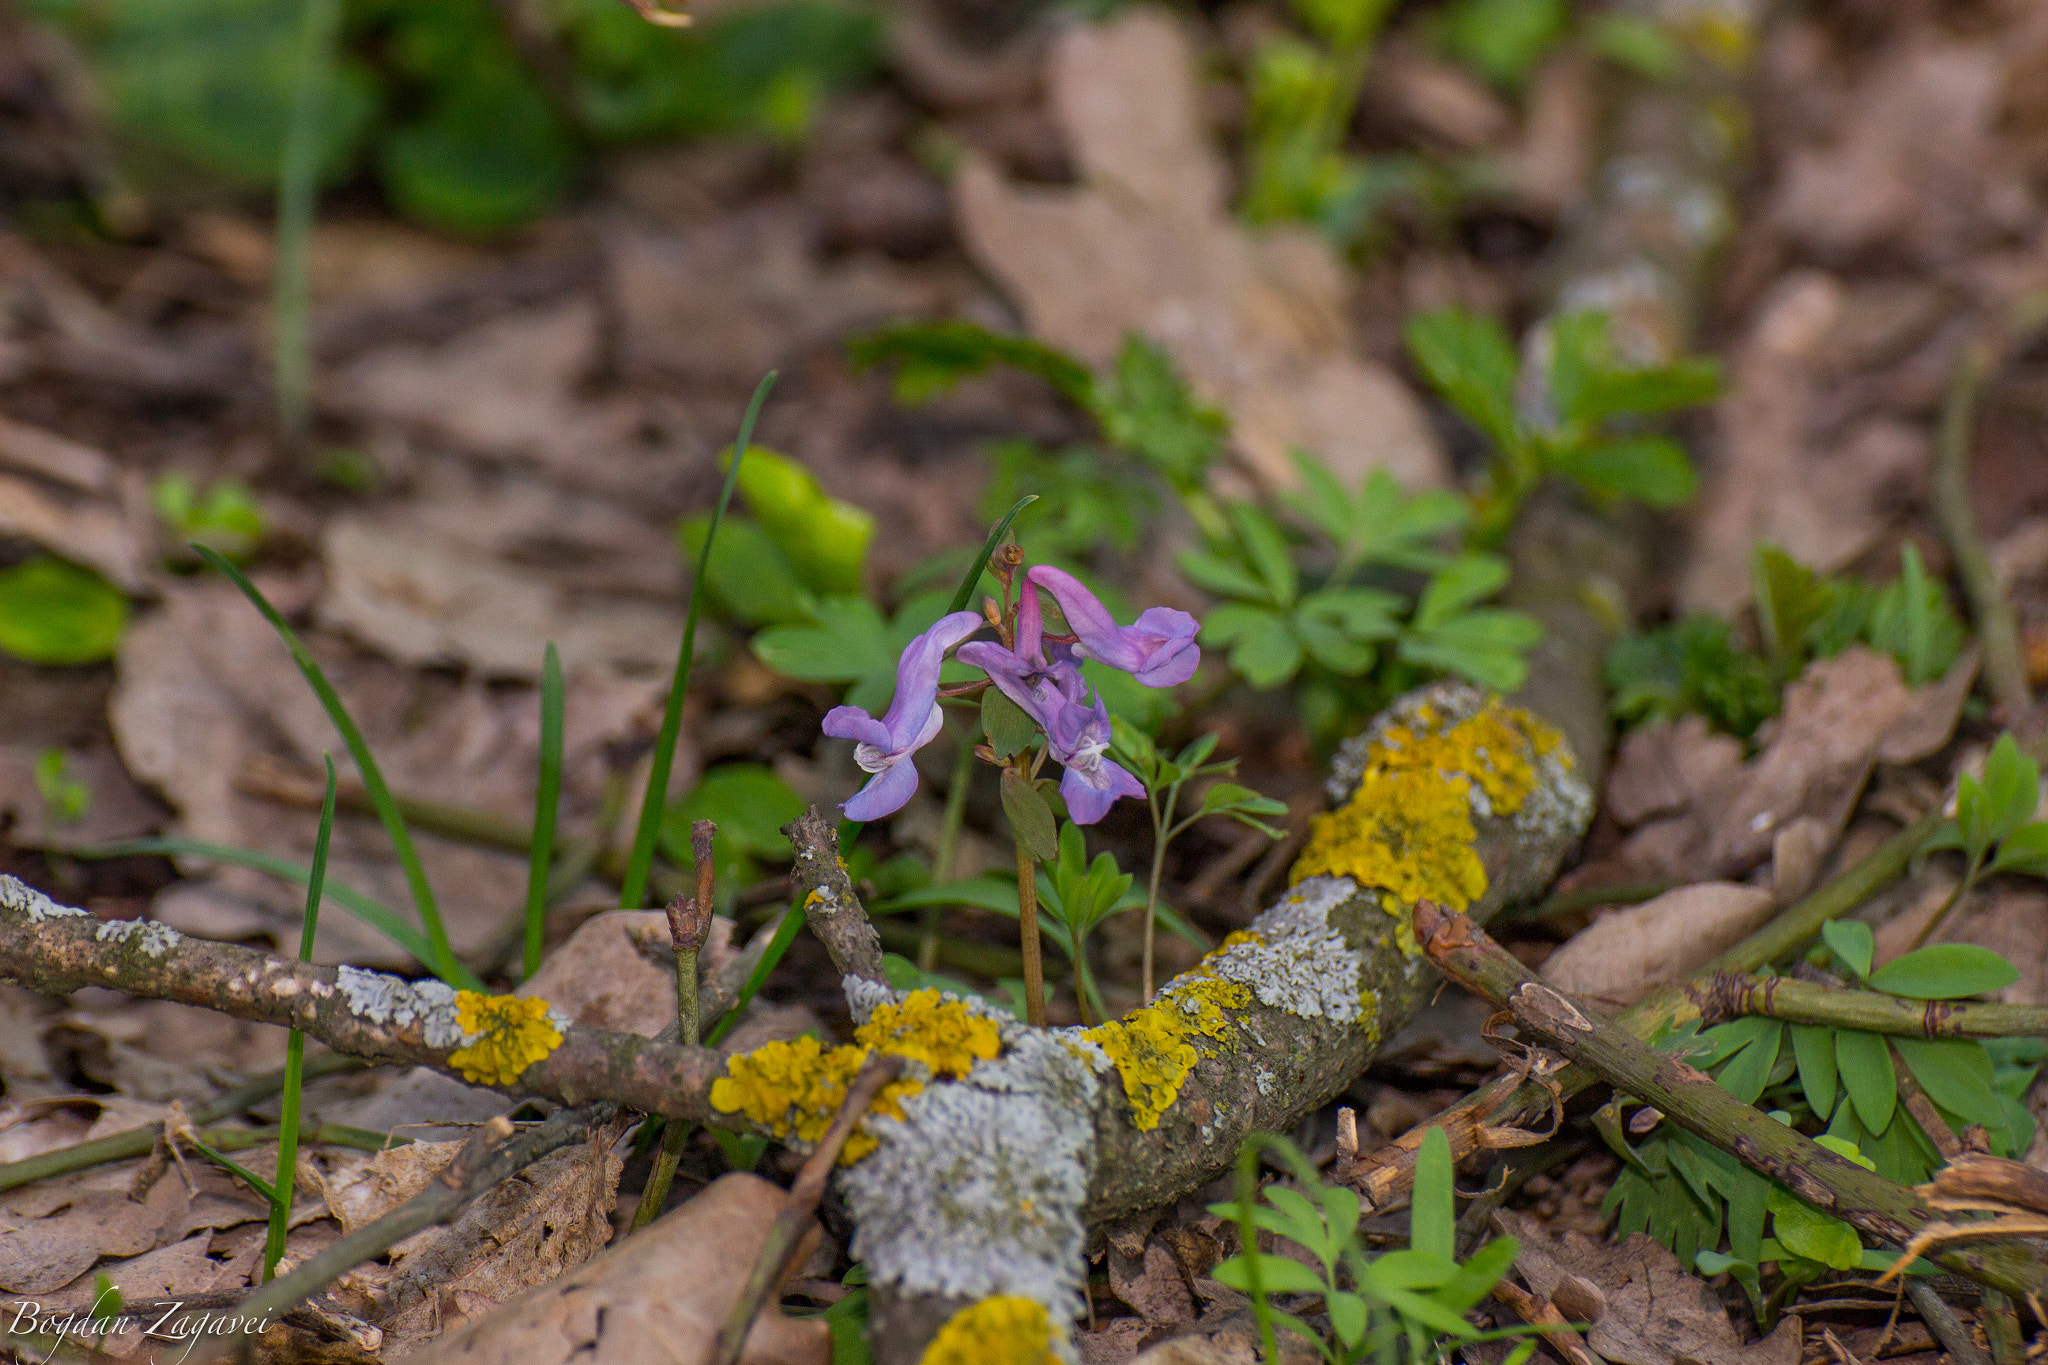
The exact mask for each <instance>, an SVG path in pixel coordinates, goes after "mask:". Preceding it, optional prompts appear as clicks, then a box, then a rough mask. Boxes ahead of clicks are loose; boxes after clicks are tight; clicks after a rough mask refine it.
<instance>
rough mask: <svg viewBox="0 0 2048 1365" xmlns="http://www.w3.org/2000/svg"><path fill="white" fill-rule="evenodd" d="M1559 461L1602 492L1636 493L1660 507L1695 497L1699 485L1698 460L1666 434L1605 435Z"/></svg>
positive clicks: (1582, 483)
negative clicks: (1695, 465)
mask: <svg viewBox="0 0 2048 1365" xmlns="http://www.w3.org/2000/svg"><path fill="white" fill-rule="evenodd" d="M1553 467H1554V468H1555V469H1556V471H1557V472H1558V473H1559V474H1562V475H1563V476H1564V477H1566V478H1568V479H1570V480H1571V481H1572V482H1573V483H1576V484H1577V485H1579V487H1581V488H1583V489H1585V490H1586V491H1587V492H1589V493H1592V494H1594V495H1596V496H1598V497H1603V498H1633V499H1634V500H1635V501H1637V502H1640V503H1643V504H1645V505H1646V506H1649V507H1655V508H1659V509H1664V508H1672V507H1679V506H1682V505H1683V504H1685V503H1686V502H1689V501H1690V500H1691V499H1692V495H1693V491H1694V490H1695V489H1696V488H1697V487H1698V485H1699V475H1698V474H1697V473H1696V472H1695V471H1694V469H1693V467H1692V460H1691V459H1690V458H1688V457H1687V455H1686V453H1685V451H1684V450H1683V449H1681V448H1680V447H1679V445H1678V443H1677V442H1675V441H1672V440H1670V439H1668V438H1666V437H1663V436H1637V437H1631V438H1629V439H1626V440H1618V441H1603V442H1601V443H1599V444H1597V445H1593V446H1590V447H1587V448H1584V449H1580V450H1575V451H1572V452H1570V453H1569V454H1567V455H1564V456H1561V457H1559V458H1558V459H1557V460H1556V461H1555V462H1554V465H1553Z"/></svg>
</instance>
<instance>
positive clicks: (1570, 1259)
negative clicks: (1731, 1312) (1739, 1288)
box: [1500, 1214, 1800, 1365]
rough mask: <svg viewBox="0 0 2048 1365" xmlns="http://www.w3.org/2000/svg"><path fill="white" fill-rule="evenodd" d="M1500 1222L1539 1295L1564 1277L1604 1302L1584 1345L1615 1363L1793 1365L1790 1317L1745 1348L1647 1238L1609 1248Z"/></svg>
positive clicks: (1513, 1220) (1702, 1286) (1795, 1326)
mask: <svg viewBox="0 0 2048 1365" xmlns="http://www.w3.org/2000/svg"><path fill="white" fill-rule="evenodd" d="M1500 1217H1501V1218H1502V1220H1503V1221H1504V1222H1506V1223H1507V1224H1508V1225H1509V1230H1510V1231H1512V1232H1513V1233H1514V1234H1515V1236H1516V1237H1517V1238H1518V1239H1519V1240H1520V1242H1521V1248H1520V1250H1519V1252H1518V1253H1517V1254H1516V1256H1515V1268H1516V1269H1517V1270H1519V1271H1520V1272H1521V1274H1522V1278H1523V1279H1524V1280H1526V1281H1528V1284H1529V1288H1530V1289H1531V1290H1533V1291H1535V1293H1536V1296H1537V1297H1538V1298H1540V1299H1549V1298H1551V1296H1552V1295H1553V1294H1555V1293H1556V1291H1557V1289H1558V1286H1559V1285H1560V1284H1561V1283H1563V1282H1564V1280H1565V1277H1566V1276H1568V1275H1576V1276H1579V1277H1582V1278H1583V1279H1585V1280H1586V1281H1589V1282H1590V1283H1591V1285H1592V1286H1593V1287H1594V1288H1595V1289H1596V1290H1597V1291H1598V1292H1599V1294H1600V1295H1601V1296H1602V1297H1603V1298H1605V1300H1606V1302H1607V1311H1606V1312H1605V1313H1604V1314H1603V1315H1602V1316H1601V1318H1600V1320H1599V1321H1598V1322H1596V1323H1594V1324H1593V1326H1592V1329H1591V1330H1590V1331H1588V1332H1587V1333H1586V1344H1587V1345H1588V1346H1590V1347H1592V1348H1593V1349H1594V1350H1595V1351H1597V1352H1598V1353H1599V1354H1600V1355H1602V1356H1605V1357H1606V1358H1607V1359H1608V1360H1611V1361H1613V1362H1615V1365H1676V1362H1679V1361H1693V1362H1697V1365H1798V1361H1799V1331H1800V1327H1799V1319H1798V1317H1797V1316H1788V1317H1787V1318H1786V1319H1785V1321H1784V1322H1783V1323H1782V1324H1781V1325H1780V1326H1779V1328H1778V1330H1777V1331H1775V1332H1773V1333H1772V1334H1771V1335H1770V1336H1768V1337H1766V1338H1764V1339H1763V1340H1762V1341H1754V1342H1747V1343H1745V1342H1744V1341H1743V1340H1742V1339H1741V1338H1740V1337H1739V1336H1737V1335H1736V1331H1735V1327H1734V1325H1733V1324H1731V1323H1730V1322H1729V1321H1728V1312H1727V1310H1726V1309H1725V1308H1723V1307H1722V1306H1721V1303H1720V1301H1719V1300H1718V1299H1716V1298H1715V1297H1714V1291H1713V1290H1712V1289H1711V1288H1709V1287H1708V1285H1707V1283H1706V1281H1704V1280H1702V1279H1699V1278H1698V1277H1697V1276H1694V1275H1691V1274H1689V1273H1688V1272H1687V1271H1686V1269H1685V1268H1684V1267H1683V1266H1681V1265H1680V1264H1679V1263H1678V1258H1677V1257H1676V1256H1673V1255H1672V1254H1671V1253H1670V1252H1669V1251H1666V1250H1665V1249H1664V1248H1663V1247H1662V1246H1661V1245H1659V1244H1658V1242H1657V1241H1656V1239H1655V1238H1652V1237H1650V1236H1648V1235H1647V1234H1644V1233H1640V1232H1638V1233H1635V1234H1634V1235H1632V1236H1630V1237H1629V1238H1628V1239H1627V1240H1625V1241H1623V1242H1621V1243H1619V1244H1618V1245H1613V1246H1610V1245H1608V1244H1606V1243H1604V1242H1596V1241H1594V1240H1592V1239H1591V1238H1589V1237H1586V1236H1584V1235H1582V1234H1580V1233H1576V1232H1571V1233H1566V1234H1565V1235H1564V1237H1563V1238H1561V1239H1559V1238H1553V1237H1552V1236H1551V1235H1550V1233H1549V1232H1548V1230H1547V1229H1545V1228H1544V1226H1543V1224H1542V1223H1540V1222H1538V1221H1537V1220H1536V1219H1534V1218H1528V1217H1520V1218H1518V1217H1517V1215H1514V1214H1504V1215H1500Z"/></svg>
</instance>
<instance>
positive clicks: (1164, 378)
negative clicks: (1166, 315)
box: [1089, 332, 1230, 490]
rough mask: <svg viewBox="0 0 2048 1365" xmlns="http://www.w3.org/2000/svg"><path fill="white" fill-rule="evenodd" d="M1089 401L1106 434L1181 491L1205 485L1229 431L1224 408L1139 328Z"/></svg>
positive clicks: (1120, 352)
mask: <svg viewBox="0 0 2048 1365" xmlns="http://www.w3.org/2000/svg"><path fill="white" fill-rule="evenodd" d="M1089 406H1090V408H1091V409H1092V411H1093V412H1094V414H1095V420H1096V421H1097V422H1098V423H1099V424H1100V425H1101V427H1102V434H1103V436H1104V437H1106V438H1107V439H1108V440H1109V441H1111V442H1112V443H1113V444H1115V445H1117V446H1120V447H1122V448H1123V449H1125V450H1128V451H1130V452H1131V453H1132V454H1133V455H1135V456H1137V457H1138V458H1139V459H1140V460H1142V461H1144V462H1145V463H1146V464H1147V465H1149V466H1150V467H1151V468H1153V469H1154V470H1156V471H1158V472H1159V473H1160V474H1161V475H1163V476H1164V477H1165V478H1166V479H1167V480H1168V481H1169V482H1170V483H1172V484H1173V485H1174V487H1176V488H1179V489H1182V490H1192V489H1195V488H1199V487H1201V485H1202V483H1203V481H1204V479H1206V477H1207V475H1208V470H1209V466H1210V465H1212V464H1214V463H1215V462H1216V461H1217V460H1218V459H1219V458H1221V457H1222V454H1223V442H1224V438H1225V437H1226V436H1227V435H1228V434H1229V431H1230V423H1229V420H1228V419H1227V418H1226V417H1225V416H1224V415H1223V413H1222V411H1221V410H1220V409H1218V408H1214V407H1211V406H1210V405H1208V404H1206V403H1203V402H1201V401H1199V400H1198V399H1197V398H1196V397H1195V396H1194V391H1193V390H1191V389H1190V388H1189V387H1188V385H1187V381H1186V380H1184V379H1182V378H1181V376H1180V373H1179V371H1178V370H1176V369H1175V368H1174V364H1173V360H1172V358H1171V357H1170V356H1168V355H1167V353H1166V352H1165V351H1164V350H1162V349H1160V348H1159V347H1158V346H1155V345H1153V344H1152V343H1151V342H1149V341H1147V340H1146V339H1145V338H1144V337H1142V336H1139V335H1138V334H1136V333H1135V332H1134V333H1132V334H1131V335H1130V336H1129V337H1128V338H1126V339H1125V341H1124V345H1123V349H1122V350H1121V351H1119V352H1118V353H1117V358H1116V368H1115V369H1114V370H1113V371H1111V373H1110V374H1109V375H1107V376H1106V377H1105V378H1104V379H1103V380H1102V381H1101V382H1099V383H1098V384H1096V385H1095V388H1094V392H1093V398H1092V401H1091V402H1090V404H1089Z"/></svg>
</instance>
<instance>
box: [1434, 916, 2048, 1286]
mask: <svg viewBox="0 0 2048 1365" xmlns="http://www.w3.org/2000/svg"><path fill="white" fill-rule="evenodd" d="M1416 932H1417V933H1418V934H1421V935H1423V936H1424V943H1425V946H1426V947H1427V950H1428V953H1429V956H1430V959H1431V960H1432V961H1433V962H1435V963H1436V964H1437V966H1438V967H1439V968H1441V969H1442V970H1443V972H1444V974H1445V975H1447V976H1449V977H1450V978H1451V979H1452V980H1453V981H1456V982H1457V983H1458V984H1459V985H1461V986H1463V987H1465V989H1467V990H1469V991H1472V992H1473V993H1474V994H1477V995H1479V996H1482V997H1484V998H1485V999H1488V1000H1491V1001H1493V1002H1494V1003H1495V1004H1497V1005H1500V1006H1501V1007H1502V1008H1504V1009H1507V1010H1509V1011H1511V1012H1512V1013H1513V1014H1514V1016H1515V1023H1516V1025H1517V1026H1518V1027H1519V1028H1521V1029H1522V1030H1523V1032H1524V1033H1525V1035H1527V1036H1530V1037H1532V1038H1534V1039H1536V1040H1539V1041H1540V1042H1542V1043H1543V1044H1544V1045H1545V1046H1548V1047H1552V1048H1555V1049H1556V1050H1557V1051H1558V1052H1559V1053H1560V1054H1562V1055H1563V1056H1565V1057H1567V1058H1569V1059H1570V1060H1571V1061H1573V1062H1574V1063H1576V1064H1577V1065H1579V1066H1581V1067H1583V1068H1585V1069H1586V1070H1588V1071H1590V1072H1592V1073H1593V1074H1594V1075H1596V1076H1598V1077H1599V1078H1600V1079H1601V1080H1603V1081H1606V1082H1607V1083H1608V1084H1610V1085H1612V1086H1614V1088H1615V1089H1616V1090H1617V1091H1619V1092H1622V1093H1625V1094H1629V1095H1633V1096H1635V1097H1636V1098H1637V1099H1640V1100H1642V1101H1643V1102H1644V1103H1645V1104H1648V1105H1651V1106H1652V1107H1654V1108H1655V1109H1657V1110H1658V1111H1659V1112H1661V1113H1662V1114H1663V1115H1664V1116H1665V1119H1666V1120H1667V1121H1668V1122H1672V1123H1676V1124H1677V1125H1678V1126H1679V1127H1681V1128H1683V1129H1685V1130H1686V1131H1687V1132H1690V1133H1694V1134H1697V1135H1698V1136H1700V1137H1702V1138H1704V1139H1706V1140H1707V1141H1708V1142H1711V1143H1713V1144H1714V1145H1715V1146H1716V1147H1719V1148H1720V1149H1721V1150H1722V1151H1724V1152H1727V1153H1728V1154H1729V1155H1731V1156H1733V1157H1735V1158H1736V1159H1737V1160H1738V1161H1741V1162H1742V1163H1743V1164H1744V1165H1746V1166H1749V1167H1750V1168H1751V1169H1753V1170H1756V1171H1759V1172H1761V1173H1762V1174H1764V1175H1766V1176H1769V1177H1770V1178H1771V1179H1773V1180H1775V1181H1777V1182H1779V1183H1780V1184H1782V1185H1784V1186H1785V1187H1786V1188H1787V1189H1789V1190H1790V1191H1791V1192H1792V1193H1793V1194H1795V1195H1797V1196H1799V1198H1801V1199H1803V1200H1805V1201H1806V1202H1807V1203H1808V1204H1811V1205H1813V1207H1815V1208H1817V1209H1820V1210H1822V1211H1823V1212H1826V1213H1831V1214H1833V1215H1834V1216H1835V1217H1837V1218H1840V1219H1842V1220H1843V1221H1845V1222H1847V1223H1848V1224H1850V1225H1851V1226H1852V1227H1854V1228H1855V1229H1856V1230H1857V1231H1859V1232H1862V1233H1865V1234H1867V1235H1869V1236H1871V1237H1874V1238H1876V1239H1878V1240H1879V1241H1882V1242H1889V1243H1891V1244H1893V1245H1894V1246H1900V1247H1903V1246H1905V1245H1906V1244H1907V1243H1908V1242H1910V1241H1912V1239H1913V1234H1915V1233H1916V1232H1919V1231H1920V1230H1921V1229H1922V1228H1924V1227H1926V1226H1927V1225H1928V1224H1930V1223H1932V1222H1934V1221H1935V1219H1934V1213H1933V1211H1932V1210H1931V1209H1930V1208H1929V1207H1928V1206H1927V1204H1926V1203H1925V1202H1924V1201H1922V1199H1921V1198H1920V1197H1919V1196H1918V1195H1917V1194H1915V1193H1914V1192H1913V1191H1912V1190H1909V1189H1907V1188H1906V1187H1905V1186H1903V1185H1897V1184H1894V1183H1893V1182H1891V1181H1889V1180H1886V1179H1885V1178H1884V1177H1883V1176H1880V1175H1878V1174H1877V1173H1876V1172H1875V1171H1870V1170H1865V1169H1864V1168H1863V1167H1861V1166H1858V1165H1857V1164H1856V1163H1855V1162H1853V1161H1850V1160H1849V1159H1848V1158H1846V1157H1843V1156H1839V1155H1837V1154H1836V1153H1834V1152H1831V1151H1829V1150H1828V1149H1827V1148H1825V1147H1822V1146H1821V1145H1820V1144H1819V1143H1817V1142H1815V1141H1814V1140H1813V1139H1812V1138H1809V1137H1807V1136H1806V1135H1805V1134H1804V1133H1801V1132H1799V1131H1798V1130H1797V1129H1795V1128H1792V1127H1789V1126H1787V1125H1785V1124H1782V1123H1779V1122H1778V1121H1777V1120H1776V1119H1774V1118H1772V1117H1771V1116H1770V1115H1768V1114H1766V1113H1764V1112H1763V1111H1762V1110H1761V1109H1756V1108H1753V1107H1752V1106H1750V1105H1748V1104H1745V1103H1743V1102H1742V1101H1741V1100H1739V1099H1737V1098H1736V1097H1735V1096H1734V1095H1732V1094H1730V1093H1729V1092H1728V1091H1726V1090H1724V1089H1722V1088H1721V1087H1720V1086H1719V1085H1717V1084H1716V1083H1715V1082H1714V1080H1713V1078H1712V1077H1710V1076H1708V1075H1707V1074H1706V1073H1705V1072H1703V1071H1701V1070H1699V1068H1697V1067H1694V1066H1692V1065H1690V1064H1688V1063H1686V1062H1684V1061H1681V1060H1680V1059H1678V1058H1676V1057H1673V1056H1671V1055H1669V1054H1667V1053H1663V1052H1659V1051H1657V1050H1656V1049H1655V1048H1652V1047H1651V1046H1650V1045H1649V1044H1647V1043H1645V1042H1643V1041H1642V1040H1641V1039H1639V1038H1636V1037H1634V1036H1633V1035H1631V1034H1630V1033H1629V1032H1628V1031H1627V1030H1626V1029H1623V1028H1620V1027H1618V1026H1617V1025H1615V1024H1612V1023H1609V1022H1607V1021H1605V1020H1602V1019H1599V1018H1596V1017H1594V1016H1592V1015H1589V1014H1587V1013H1585V1012H1584V1011H1582V1010H1581V1009H1579V1008H1578V1007H1577V1006H1576V1005H1574V1004H1573V1003H1572V1002H1571V1001H1570V1000H1568V999H1566V998H1565V997H1564V996H1563V995H1561V994H1560V993H1558V992H1557V991H1555V990H1553V989H1552V988H1551V987H1549V986H1547V985H1545V984H1544V983H1542V982H1541V981H1538V980H1537V979H1536V978H1534V977H1533V976H1531V975H1529V971H1528V969H1527V968H1526V967H1524V966H1523V965H1522V964H1521V963H1520V962H1519V961H1517V960H1516V958H1515V957H1514V955H1513V954H1512V953H1510V952H1508V951H1507V949H1505V948H1503V947H1501V946H1500V945H1499V944H1498V943H1495V942H1494V941H1493V940H1492V939H1491V938H1489V937H1488V936H1487V935H1486V933H1485V932H1484V931H1483V930H1481V929H1480V928H1479V927H1478V926H1477V925H1476V924H1474V923H1473V921H1472V920H1471V918H1470V917H1468V916H1465V915H1459V914H1455V913H1437V912H1435V911H1434V909H1433V907H1432V908H1431V909H1427V910H1424V909H1418V911H1417V914H1416ZM1927 1254H1928V1256H1929V1258H1930V1259H1932V1260H1935V1261H1937V1262H1939V1263H1940V1264H1942V1265H1943V1266H1945V1267H1946V1268H1948V1269H1950V1270H1953V1271H1955V1272H1957V1273H1958V1274H1962V1275H1967V1276H1969V1277H1970V1278H1971V1279H1973V1280H1976V1281H1978V1282H1979V1283H1980V1284H1984V1285H1988V1286H1990V1287H1991V1288H1994V1289H1999V1290H2003V1291H2004V1292H2006V1293H2009V1294H2014V1295H2026V1294H2031V1293H2039V1292H2040V1291H2041V1290H2042V1289H2043V1288H2044V1287H2048V1260H2044V1259H2043V1258H2042V1257H2041V1256H2040V1255H2039V1254H2037V1253H2036V1252H2034V1251H2032V1250H2029V1249H2025V1248H2022V1247H2020V1246H2018V1245H2017V1244H2011V1245H2004V1246H1988V1247H1974V1248H1970V1249H1967V1250H1966V1249H1962V1248H1949V1249H1947V1250H1941V1251H1936V1250H1932V1249H1930V1250H1929V1251H1928V1253H1927Z"/></svg>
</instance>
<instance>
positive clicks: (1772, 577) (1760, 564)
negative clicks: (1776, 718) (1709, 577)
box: [1749, 544, 1838, 671]
mask: <svg viewBox="0 0 2048 1365" xmlns="http://www.w3.org/2000/svg"><path fill="white" fill-rule="evenodd" d="M1749 565H1750V575H1749V576H1750V585H1751V590H1752V593H1753V595H1754V597H1755V601H1756V618H1757V626H1758V627H1759V629H1761V631H1762V632H1763V637H1764V648H1765V649H1766V650H1767V651H1768V652H1769V654H1770V656H1771V658H1772V660H1773V661H1774V662H1776V663H1777V665H1778V666H1779V668H1780V669H1781V670H1783V671H1790V670H1791V668H1792V667H1794V666H1795V665H1796V663H1797V661H1798V659H1799V658H1800V655H1801V652H1802V651H1803V650H1804V649H1805V647H1806V641H1807V637H1808V636H1810V635H1811V634H1812V633H1813V630H1814V627H1816V626H1818V625H1819V624H1820V623H1821V622H1822V621H1823V620H1825V619H1826V618H1827V615H1828V613H1829V612H1830V611H1832V610H1834V606H1835V599H1836V597H1837V596H1838V591H1837V589H1836V588H1835V585H1834V584H1832V583H1830V582H1828V581H1827V580H1826V579H1824V578H1822V577H1821V576H1820V575H1819V574H1817V573H1815V572H1814V571H1813V570H1812V569H1809V568H1807V567H1806V566H1805V565H1804V564H1801V563H1800V562H1799V561H1798V560H1796V559H1794V558H1792V556H1790V555H1788V554H1786V553H1785V552H1784V551H1783V550H1780V549H1779V548H1778V547H1777V546H1775V545H1764V544H1759V545H1758V546H1757V547H1756V550H1755V552H1754V553H1753V554H1751V555H1750V559H1749Z"/></svg>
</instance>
